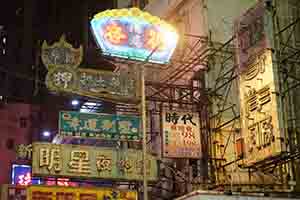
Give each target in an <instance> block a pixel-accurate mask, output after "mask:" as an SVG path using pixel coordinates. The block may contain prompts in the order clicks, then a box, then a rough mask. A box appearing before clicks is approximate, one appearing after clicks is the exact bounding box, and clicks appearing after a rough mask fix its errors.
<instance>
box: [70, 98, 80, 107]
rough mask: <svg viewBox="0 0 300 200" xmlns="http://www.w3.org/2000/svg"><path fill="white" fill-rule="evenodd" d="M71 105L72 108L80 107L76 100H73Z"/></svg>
mask: <svg viewBox="0 0 300 200" xmlns="http://www.w3.org/2000/svg"><path fill="white" fill-rule="evenodd" d="M71 104H72V106H78V104H79V101H78V100H76V99H74V100H72V102H71Z"/></svg>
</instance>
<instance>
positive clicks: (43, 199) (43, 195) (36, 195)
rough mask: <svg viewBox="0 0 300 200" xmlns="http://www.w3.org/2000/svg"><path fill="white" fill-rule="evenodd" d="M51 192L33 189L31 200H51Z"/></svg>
mask: <svg viewBox="0 0 300 200" xmlns="http://www.w3.org/2000/svg"><path fill="white" fill-rule="evenodd" d="M52 195H53V193H52V192H40V191H34V192H32V196H31V199H32V200H52Z"/></svg>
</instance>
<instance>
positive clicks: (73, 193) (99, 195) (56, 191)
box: [27, 186, 137, 200]
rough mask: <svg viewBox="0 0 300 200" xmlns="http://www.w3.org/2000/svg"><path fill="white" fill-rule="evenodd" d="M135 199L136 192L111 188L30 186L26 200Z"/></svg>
mask: <svg viewBox="0 0 300 200" xmlns="http://www.w3.org/2000/svg"><path fill="white" fill-rule="evenodd" d="M46 199H51V200H137V192H136V191H130V190H117V189H111V188H76V187H49V186H30V187H28V188H27V200H46Z"/></svg>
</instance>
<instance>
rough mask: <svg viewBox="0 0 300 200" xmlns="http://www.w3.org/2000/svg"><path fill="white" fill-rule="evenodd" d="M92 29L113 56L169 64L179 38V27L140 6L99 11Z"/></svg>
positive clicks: (92, 23)
mask: <svg viewBox="0 0 300 200" xmlns="http://www.w3.org/2000/svg"><path fill="white" fill-rule="evenodd" d="M91 27H92V32H93V34H94V36H95V39H96V42H97V43H98V45H99V46H100V47H101V50H102V53H103V54H106V55H109V56H117V57H121V58H127V59H133V60H140V61H146V59H148V57H149V56H150V55H151V56H150V58H149V59H148V60H147V61H149V62H153V63H162V64H164V63H168V62H169V60H170V58H171V56H172V54H173V52H174V50H175V48H176V45H177V41H178V35H177V33H176V30H175V29H174V28H173V27H172V26H171V25H169V24H168V23H166V22H165V21H163V20H161V19H159V18H158V17H156V16H152V15H150V14H149V13H147V12H144V11H141V10H140V9H138V8H131V9H114V10H106V11H104V12H101V13H98V14H96V15H95V16H94V18H93V19H92V20H91Z"/></svg>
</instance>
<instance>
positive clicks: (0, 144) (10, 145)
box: [0, 104, 34, 184]
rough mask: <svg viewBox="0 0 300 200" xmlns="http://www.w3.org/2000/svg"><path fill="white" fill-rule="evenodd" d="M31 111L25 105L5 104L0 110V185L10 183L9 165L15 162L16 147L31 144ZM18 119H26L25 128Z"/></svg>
mask: <svg viewBox="0 0 300 200" xmlns="http://www.w3.org/2000/svg"><path fill="white" fill-rule="evenodd" d="M33 110H34V108H33V107H32V106H30V105H27V104H7V105H5V106H4V107H3V108H1V109H0V137H1V140H0V152H1V153H0V184H4V183H9V181H10V174H11V164H12V163H14V162H15V161H16V151H15V147H16V145H18V144H29V143H30V142H31V141H30V140H31V138H32V134H33V129H32V127H33V124H32V121H31V116H32V113H33ZM20 118H24V119H26V126H21V125H20Z"/></svg>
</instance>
